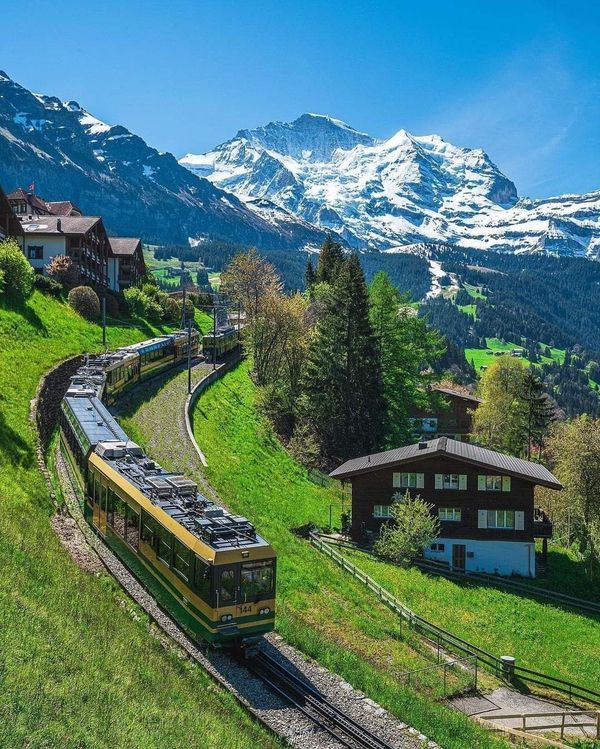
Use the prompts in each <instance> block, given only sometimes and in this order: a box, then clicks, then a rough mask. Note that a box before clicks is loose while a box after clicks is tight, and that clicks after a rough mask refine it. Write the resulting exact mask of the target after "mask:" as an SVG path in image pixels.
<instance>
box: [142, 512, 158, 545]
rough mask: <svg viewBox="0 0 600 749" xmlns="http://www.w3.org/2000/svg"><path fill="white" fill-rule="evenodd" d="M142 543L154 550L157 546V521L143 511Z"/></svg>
mask: <svg viewBox="0 0 600 749" xmlns="http://www.w3.org/2000/svg"><path fill="white" fill-rule="evenodd" d="M142 541H143V542H144V543H146V544H148V545H149V546H151V547H152V548H153V549H154V548H155V546H156V520H154V518H153V517H150V515H148V513H147V512H144V510H142Z"/></svg>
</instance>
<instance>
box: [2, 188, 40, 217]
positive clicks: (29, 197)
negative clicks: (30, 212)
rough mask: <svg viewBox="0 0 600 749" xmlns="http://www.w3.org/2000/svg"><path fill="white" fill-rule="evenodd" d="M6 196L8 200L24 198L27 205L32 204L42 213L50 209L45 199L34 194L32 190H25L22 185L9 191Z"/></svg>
mask: <svg viewBox="0 0 600 749" xmlns="http://www.w3.org/2000/svg"><path fill="white" fill-rule="evenodd" d="M7 197H8V199H9V200H26V201H27V202H28V203H29V205H32V206H34V207H35V208H37V209H38V210H40V211H43V212H44V213H47V212H48V211H49V210H50V209H49V208H48V206H47V205H46V201H45V200H43V199H42V198H38V196H37V195H34V194H33V193H32V192H25V190H23V188H22V187H17V189H16V190H13V191H12V192H11V193H9V194H8V196H7Z"/></svg>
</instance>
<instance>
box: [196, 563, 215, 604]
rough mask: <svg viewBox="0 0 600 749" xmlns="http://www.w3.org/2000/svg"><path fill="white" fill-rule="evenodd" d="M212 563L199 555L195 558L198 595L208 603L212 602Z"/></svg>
mask: <svg viewBox="0 0 600 749" xmlns="http://www.w3.org/2000/svg"><path fill="white" fill-rule="evenodd" d="M211 569H212V568H211V567H210V565H208V564H206V563H205V562H203V561H202V559H200V558H199V557H195V558H194V587H195V588H196V590H197V591H198V595H199V596H200V598H202V600H203V601H206V603H211V600H210V598H211V597H210V571H211Z"/></svg>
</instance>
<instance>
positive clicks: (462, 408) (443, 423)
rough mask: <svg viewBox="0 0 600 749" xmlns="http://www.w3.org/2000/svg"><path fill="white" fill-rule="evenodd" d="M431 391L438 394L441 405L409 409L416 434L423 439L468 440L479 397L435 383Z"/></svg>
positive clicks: (479, 400)
mask: <svg viewBox="0 0 600 749" xmlns="http://www.w3.org/2000/svg"><path fill="white" fill-rule="evenodd" d="M431 392H432V393H433V394H434V395H437V396H438V400H439V401H441V406H442V407H438V408H433V409H413V410H412V411H411V414H410V415H411V418H412V420H413V425H414V427H415V432H416V433H417V435H421V436H422V438H423V439H434V438H435V437H450V438H452V439H455V440H459V441H461V442H462V441H464V440H468V439H469V435H470V433H471V427H472V425H473V411H475V409H476V408H477V407H478V406H479V404H480V403H481V399H480V398H476V397H475V396H474V395H471V394H469V393H465V392H463V391H460V390H451V389H450V388H447V387H441V386H437V385H435V386H433V387H432V388H431ZM444 406H445V407H444Z"/></svg>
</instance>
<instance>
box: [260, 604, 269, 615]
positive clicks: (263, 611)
mask: <svg viewBox="0 0 600 749" xmlns="http://www.w3.org/2000/svg"><path fill="white" fill-rule="evenodd" d="M258 613H259V614H260V615H261V616H266V615H267V614H270V613H271V609H270V608H269V607H268V606H267V608H266V609H261V610H260V611H259V612H258Z"/></svg>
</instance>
